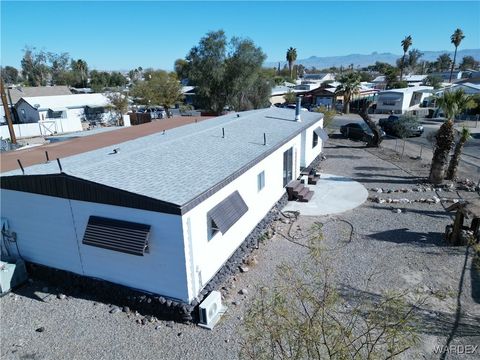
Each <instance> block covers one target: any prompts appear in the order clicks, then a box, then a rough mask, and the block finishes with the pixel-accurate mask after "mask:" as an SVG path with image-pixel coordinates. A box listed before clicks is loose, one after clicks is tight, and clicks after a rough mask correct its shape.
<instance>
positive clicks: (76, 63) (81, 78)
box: [70, 59, 88, 88]
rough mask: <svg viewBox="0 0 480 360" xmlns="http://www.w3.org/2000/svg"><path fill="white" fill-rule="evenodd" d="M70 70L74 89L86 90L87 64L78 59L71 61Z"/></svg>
mask: <svg viewBox="0 0 480 360" xmlns="http://www.w3.org/2000/svg"><path fill="white" fill-rule="evenodd" d="M70 68H71V69H72V72H73V75H74V79H75V84H73V85H74V86H75V87H80V88H86V87H87V80H88V64H87V62H86V61H85V60H82V59H78V60H73V59H72V61H71V63H70Z"/></svg>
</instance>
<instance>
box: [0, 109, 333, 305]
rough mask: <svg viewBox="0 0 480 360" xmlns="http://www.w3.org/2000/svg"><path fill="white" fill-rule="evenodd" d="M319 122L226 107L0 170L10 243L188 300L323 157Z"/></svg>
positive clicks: (89, 272)
mask: <svg viewBox="0 0 480 360" xmlns="http://www.w3.org/2000/svg"><path fill="white" fill-rule="evenodd" d="M322 125H323V115H322V114H320V113H308V112H302V113H301V119H300V121H297V120H295V111H294V110H289V109H279V108H275V107H272V108H267V109H261V110H252V111H246V112H241V113H230V114H228V115H225V116H220V117H217V118H213V119H210V120H206V121H202V122H198V123H194V124H190V125H185V126H182V127H178V128H175V129H171V130H168V131H166V132H160V133H155V134H153V135H149V136H144V137H140V138H137V139H135V140H130V141H127V142H124V143H120V144H118V145H115V146H109V147H108V148H105V147H104V148H98V149H96V150H91V151H87V152H80V153H78V154H76V155H73V156H70V157H66V158H62V159H60V160H59V162H57V161H50V162H47V163H42V164H37V165H32V166H28V167H25V168H24V171H22V170H21V169H18V170H13V171H9V172H6V173H2V174H1V178H0V180H1V182H0V184H1V198H2V202H1V210H2V219H5V220H6V221H8V224H9V228H10V230H11V231H14V232H16V244H15V245H14V244H13V243H9V244H8V245H9V246H10V249H9V250H10V252H11V253H16V251H17V250H16V249H18V253H19V255H20V256H21V257H22V258H23V259H25V260H26V261H29V262H33V263H38V264H42V265H45V266H48V267H52V268H57V269H62V270H66V271H69V272H73V273H76V274H81V275H85V276H88V277H94V278H99V279H104V280H107V281H110V282H113V283H117V284H121V285H125V286H127V287H132V288H135V289H140V290H142V291H146V292H151V293H154V294H161V295H163V296H165V297H168V298H171V299H173V300H178V301H181V302H184V303H191V302H192V301H193V300H194V299H195V301H196V299H197V298H198V297H199V294H200V293H201V292H202V289H204V288H205V286H206V285H207V284H208V283H209V281H210V280H211V279H212V278H213V277H214V276H215V275H216V273H217V272H219V271H220V269H221V268H222V267H223V265H224V264H225V263H226V262H227V260H228V259H229V258H230V257H231V256H232V254H233V253H234V252H235V251H236V249H237V248H239V247H240V246H241V245H242V243H243V242H244V240H245V239H246V238H247V237H248V236H249V234H251V233H252V232H253V231H254V230H255V229H256V227H257V225H258V224H259V223H260V222H261V221H262V219H263V218H264V217H266V216H267V214H268V213H269V211H270V210H271V209H272V207H274V206H275V205H276V204H277V202H278V201H279V200H281V199H284V198H285V197H284V196H285V186H286V185H287V184H288V183H289V182H290V181H291V180H292V179H296V178H297V177H298V176H299V175H300V170H301V167H305V166H307V165H309V164H311V163H312V162H313V161H314V160H315V159H317V158H318V157H319V155H320V153H321V151H322V136H324V132H323V129H322ZM118 131H122V130H118ZM76 145H77V146H78V145H79V144H78V143H77V144H76ZM19 159H20V161H21V159H22V158H21V154H19Z"/></svg>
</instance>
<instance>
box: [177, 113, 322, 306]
mask: <svg viewBox="0 0 480 360" xmlns="http://www.w3.org/2000/svg"><path fill="white" fill-rule="evenodd" d="M322 121H323V120H322ZM321 124H322V122H317V123H316V124H315V125H312V126H311V127H309V128H308V129H307V131H306V132H304V136H306V138H307V142H306V143H307V147H308V146H310V149H309V150H306V151H305V153H306V159H307V160H309V161H310V162H311V161H312V160H313V159H314V158H315V157H316V156H317V155H318V154H320V152H321V148H322V142H321V139H319V145H318V146H316V147H315V149H311V145H312V136H313V129H315V128H316V127H318V126H321ZM291 147H293V164H294V166H293V169H294V171H293V179H296V178H297V177H298V176H299V174H300V163H301V161H302V158H303V156H302V134H299V135H298V136H296V137H295V138H294V139H293V140H291V141H289V142H288V143H287V144H285V145H283V146H282V147H281V148H279V149H278V150H277V151H275V152H274V153H273V154H271V155H270V156H268V157H267V158H265V159H264V160H262V161H261V162H260V163H258V164H257V165H255V166H253V167H252V168H250V169H249V170H247V171H246V172H245V173H244V174H242V175H241V176H240V177H238V178H237V179H235V180H234V181H232V182H231V183H229V184H228V185H226V186H225V187H224V188H222V189H221V190H219V191H218V192H216V193H215V194H213V195H212V196H211V197H209V198H208V199H206V200H205V201H203V202H202V203H200V204H199V205H197V206H196V207H195V208H193V209H192V210H190V211H188V212H187V213H186V214H184V215H183V216H182V221H183V229H184V241H185V249H186V255H185V257H186V261H187V276H188V282H189V300H193V299H194V298H195V297H196V296H197V295H198V293H199V292H200V291H201V290H202V289H203V287H204V286H205V285H206V284H207V283H208V282H209V281H210V280H211V279H212V278H213V276H214V275H215V274H216V273H217V271H218V270H219V269H220V268H221V267H222V266H223V264H224V263H225V262H226V261H227V260H228V258H230V256H231V255H232V254H233V253H234V252H235V250H236V249H237V248H238V247H239V246H240V245H241V244H242V242H243V241H244V240H245V238H246V237H247V236H248V235H249V234H250V232H251V231H252V230H253V229H254V228H255V227H256V226H257V224H258V223H259V222H260V221H261V220H262V219H263V218H264V217H265V216H266V215H267V213H268V211H269V210H270V209H271V208H272V206H273V205H274V204H275V203H276V202H277V201H278V200H279V199H280V198H281V197H282V195H283V194H284V193H285V189H284V187H283V153H284V152H285V151H286V150H288V149H289V148H291ZM262 171H265V187H264V188H263V189H262V190H261V191H260V192H259V191H257V176H258V174H259V173H261V172H262ZM236 190H237V191H238V192H239V193H240V195H241V196H242V198H243V200H244V201H245V203H246V204H247V206H248V211H247V213H246V214H244V215H243V216H242V217H241V218H240V219H239V220H238V221H237V222H236V223H235V224H234V225H233V226H232V227H231V228H230V229H229V230H228V231H227V232H226V233H225V234H221V233H220V232H219V233H217V234H216V235H215V236H214V237H213V238H212V239H211V240H208V220H207V213H208V212H209V211H210V210H211V209H212V208H213V207H215V206H216V205H217V204H218V203H220V202H221V201H222V200H224V199H225V198H226V197H227V196H229V195H231V194H232V193H233V192H234V191H236Z"/></svg>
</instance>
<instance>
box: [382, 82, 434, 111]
mask: <svg viewBox="0 0 480 360" xmlns="http://www.w3.org/2000/svg"><path fill="white" fill-rule="evenodd" d="M432 93H433V87H431V86H415V87H409V88H403V89H391V90H386V91H380V92H379V93H378V95H377V108H376V110H375V113H377V114H390V113H393V114H404V113H406V112H414V113H415V114H416V113H417V112H421V111H420V107H421V105H422V104H423V101H424V100H426V99H427V98H428V97H429V96H431V95H432Z"/></svg>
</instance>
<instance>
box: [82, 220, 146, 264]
mask: <svg viewBox="0 0 480 360" xmlns="http://www.w3.org/2000/svg"><path fill="white" fill-rule="evenodd" d="M149 234H150V225H144V224H138V223H133V222H129V221H122V220H114V219H107V218H102V217H98V216H90V218H89V219H88V224H87V228H86V229H85V235H84V236H83V244H85V245H90V246H96V247H100V248H103V249H108V250H113V251H119V252H123V253H127V254H131V255H138V256H143V255H144V253H145V252H148V251H147V250H148V236H149Z"/></svg>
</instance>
